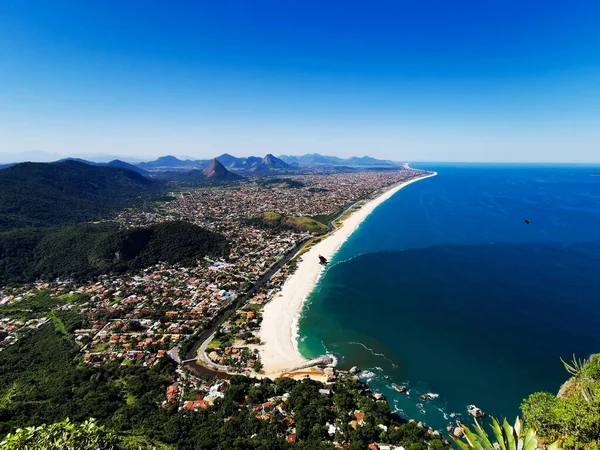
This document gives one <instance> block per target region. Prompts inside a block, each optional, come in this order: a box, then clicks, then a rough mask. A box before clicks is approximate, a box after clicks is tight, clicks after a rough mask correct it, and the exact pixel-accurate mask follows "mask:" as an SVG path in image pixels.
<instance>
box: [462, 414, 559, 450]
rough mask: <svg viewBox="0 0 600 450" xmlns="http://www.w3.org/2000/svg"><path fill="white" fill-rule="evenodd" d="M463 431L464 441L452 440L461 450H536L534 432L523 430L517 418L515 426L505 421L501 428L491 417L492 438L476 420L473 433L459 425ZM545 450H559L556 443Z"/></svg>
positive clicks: (464, 426) (536, 441)
mask: <svg viewBox="0 0 600 450" xmlns="http://www.w3.org/2000/svg"><path fill="white" fill-rule="evenodd" d="M461 427H462V429H463V431H464V433H465V434H464V439H465V440H466V442H463V441H461V440H460V439H456V438H454V437H453V438H452V439H453V440H454V442H455V443H456V445H458V447H459V448H460V449H461V450H471V449H476V450H538V449H541V448H542V447H539V446H538V444H539V442H538V440H537V438H536V434H535V431H534V430H533V429H531V428H529V429H524V427H523V423H522V422H521V420H520V419H519V418H518V417H517V420H515V425H514V426H512V427H511V426H510V425H509V423H508V422H507V420H506V419H504V423H503V424H502V427H501V426H500V424H499V423H498V421H497V420H496V419H495V418H494V417H492V424H491V427H492V430H493V432H494V436H493V437H492V438H490V436H488V433H487V432H486V431H485V430H484V429H483V427H482V426H481V425H480V424H479V422H478V421H477V420H475V426H474V427H473V430H474V431H471V430H470V429H469V427H467V426H466V425H461ZM547 450H561V449H560V447H559V445H558V443H556V442H555V443H554V444H552V445H550V446H548V447H547Z"/></svg>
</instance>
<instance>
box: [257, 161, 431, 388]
mask: <svg viewBox="0 0 600 450" xmlns="http://www.w3.org/2000/svg"><path fill="white" fill-rule="evenodd" d="M435 175H437V173H431V174H428V175H424V176H423V177H419V178H414V179H412V180H410V181H407V182H404V183H400V184H397V185H395V186H393V187H391V188H390V189H388V190H387V191H385V192H382V193H381V195H379V196H377V197H376V198H374V199H372V200H369V201H367V202H366V203H364V204H363V205H362V207H360V209H357V210H355V211H354V212H353V213H352V214H351V215H350V216H349V217H347V218H346V219H345V220H344V222H343V226H341V227H340V228H338V229H337V230H335V231H334V232H332V233H331V234H329V235H327V236H326V237H325V238H324V239H323V240H322V241H320V242H318V243H317V244H315V245H313V246H312V247H311V248H310V249H309V250H308V251H307V252H305V253H304V254H303V255H302V256H300V257H299V258H300V259H299V261H298V268H297V270H296V272H294V274H293V275H292V276H290V277H289V278H288V279H287V280H286V281H285V283H284V284H283V286H282V289H281V292H279V293H278V294H276V295H275V297H274V298H273V299H272V300H271V301H270V302H269V303H268V304H267V305H266V306H265V308H264V313H263V321H262V325H261V329H260V339H261V342H262V345H261V346H260V347H259V350H260V355H261V359H262V363H263V369H264V371H265V375H266V376H269V377H276V376H279V375H281V374H282V373H285V372H288V371H289V370H292V369H294V368H296V367H298V366H300V365H302V364H303V363H306V361H307V360H306V359H305V358H303V357H302V356H301V355H300V354H299V353H298V351H297V349H296V346H295V343H294V339H295V337H294V328H295V327H296V321H297V319H298V316H299V314H300V312H301V310H302V305H303V303H304V300H305V299H306V298H307V296H308V295H309V294H310V293H311V291H312V290H313V289H314V287H315V286H316V284H317V282H318V280H319V277H320V276H321V273H322V271H323V266H321V265H320V264H319V263H318V261H319V255H323V256H324V257H325V258H327V259H328V260H330V259H331V258H332V257H333V255H334V254H335V253H336V252H337V250H338V249H339V248H340V247H341V245H342V244H343V243H344V241H345V240H346V239H348V237H349V236H350V235H351V234H352V233H353V232H354V231H356V229H357V228H358V227H359V226H360V224H361V223H362V221H363V220H365V218H366V217H367V216H368V215H369V214H371V213H372V212H373V211H374V210H375V208H377V206H379V205H380V204H381V203H383V202H385V201H386V200H388V199H389V198H390V197H392V196H393V195H394V194H395V193H396V192H398V191H399V190H400V189H402V188H403V187H405V186H408V185H409V184H411V183H414V182H416V181H419V180H422V179H424V178H429V177H432V176H435Z"/></svg>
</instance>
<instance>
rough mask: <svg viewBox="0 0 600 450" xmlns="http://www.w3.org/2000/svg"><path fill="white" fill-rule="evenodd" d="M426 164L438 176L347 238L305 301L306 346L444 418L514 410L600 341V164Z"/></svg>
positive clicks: (403, 404) (410, 408) (407, 406)
mask: <svg viewBox="0 0 600 450" xmlns="http://www.w3.org/2000/svg"><path fill="white" fill-rule="evenodd" d="M414 166H415V167H417V168H422V169H429V170H435V171H437V172H438V176H436V177H433V178H429V179H426V180H421V181H419V182H417V183H413V184H412V185H409V186H407V187H406V188H404V189H402V190H401V191H400V192H398V193H397V194H396V195H394V196H393V197H392V198H391V199H390V200H388V201H387V202H385V203H383V204H382V205H381V206H379V207H378V208H377V209H376V210H375V211H374V212H373V214H371V215H370V216H369V217H368V218H367V219H366V220H365V221H364V222H363V224H362V225H361V227H360V228H359V229H358V230H357V231H356V232H355V233H354V234H353V235H352V236H351V237H350V238H349V240H348V241H347V242H346V243H345V244H344V246H343V247H342V248H341V249H340V251H339V252H338V253H337V255H336V256H335V257H334V258H333V260H332V262H331V263H330V264H329V266H327V269H326V272H325V274H324V276H323V277H322V279H321V281H320V283H319V285H318V286H317V288H316V289H315V291H314V292H313V294H312V295H311V297H310V298H309V300H308V301H307V303H306V305H305V309H304V311H303V315H302V318H301V320H300V343H299V347H300V350H301V352H302V353H303V354H304V355H305V356H314V355H317V354H321V353H323V352H324V351H328V352H331V353H333V354H335V355H337V356H338V357H339V358H340V360H341V366H342V367H346V368H347V367H350V366H353V365H357V366H359V367H360V368H361V369H363V370H364V369H366V370H368V371H370V372H372V373H373V374H374V376H373V375H370V376H367V377H363V378H364V379H368V380H369V383H370V385H371V386H372V387H373V389H375V390H378V391H381V392H384V393H385V394H386V396H387V397H388V400H389V401H390V404H391V407H392V409H394V410H397V411H400V412H401V413H402V414H404V415H405V416H408V417H413V418H416V419H417V420H424V421H425V422H426V423H428V424H429V425H431V426H434V427H437V428H443V427H444V426H445V425H446V424H447V423H448V422H449V420H450V419H449V414H450V413H452V412H456V413H461V414H463V416H464V415H465V413H466V406H467V405H469V404H476V405H477V406H479V407H480V408H482V409H483V410H484V411H486V412H487V413H489V414H492V415H495V416H497V417H504V416H508V417H509V418H511V419H514V417H515V416H516V415H517V414H519V406H520V404H521V402H522V400H523V399H524V398H525V397H527V396H528V395H529V394H531V393H533V392H535V391H540V390H545V391H550V392H557V391H558V389H559V387H560V385H561V383H562V382H563V381H564V380H566V379H567V377H568V374H567V372H566V371H565V370H564V368H563V366H562V363H561V362H560V359H559V358H560V357H561V356H562V357H563V358H565V359H567V358H569V359H570V357H571V355H572V353H576V354H577V355H578V356H580V357H584V356H587V355H589V354H590V353H594V352H600V177H595V176H591V174H592V173H598V172H600V167H592V166H514V165H512V166H511V165H469V166H467V165H462V166H461V165H451V164H444V165H427V164H415V165H414ZM526 218H527V219H529V221H530V224H529V225H527V224H526V223H525V219H526ZM384 375H387V376H388V377H389V379H388V380H386V379H384ZM392 383H396V384H398V385H400V384H407V385H408V386H409V388H410V389H411V392H410V397H409V398H407V397H406V396H405V395H403V394H399V393H397V392H396V391H394V390H393V389H392V388H391V385H392ZM425 392H435V393H439V395H440V396H439V398H438V399H436V400H433V401H425V402H423V401H421V400H419V395H420V394H422V393H425ZM418 403H423V406H422V408H420V407H418V406H417V404H418ZM420 409H423V410H424V411H425V413H424V414H423V413H422V412H421V411H420Z"/></svg>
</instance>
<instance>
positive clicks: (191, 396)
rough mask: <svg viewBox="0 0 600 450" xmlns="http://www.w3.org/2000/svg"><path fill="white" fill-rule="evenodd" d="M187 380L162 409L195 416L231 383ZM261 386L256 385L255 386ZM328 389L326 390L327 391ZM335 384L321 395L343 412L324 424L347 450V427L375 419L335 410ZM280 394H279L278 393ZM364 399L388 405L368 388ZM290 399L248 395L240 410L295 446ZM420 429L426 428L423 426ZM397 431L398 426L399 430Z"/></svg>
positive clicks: (174, 387)
mask: <svg viewBox="0 0 600 450" xmlns="http://www.w3.org/2000/svg"><path fill="white" fill-rule="evenodd" d="M184 380H185V381H179V382H174V383H173V384H171V385H169V386H168V387H167V389H166V391H165V398H164V400H163V407H164V408H166V407H169V406H170V405H173V406H177V407H178V409H179V411H181V412H182V413H184V414H188V413H193V412H195V411H198V410H200V409H208V408H210V407H211V406H212V405H213V404H214V402H215V400H217V399H219V398H223V397H224V396H225V392H226V391H227V390H228V389H229V381H228V380H215V379H212V380H200V379H197V378H195V377H193V376H191V377H184ZM260 385H261V383H260V382H257V383H255V385H254V386H255V387H258V386H260ZM326 387H327V388H326ZM332 389H335V384H334V385H332V386H324V388H322V389H319V390H318V392H319V395H321V396H324V397H327V398H328V399H330V401H331V402H332V403H333V404H332V406H331V411H340V414H341V415H339V416H338V417H336V418H335V419H334V420H330V421H328V422H327V423H326V424H325V427H326V429H327V433H328V435H329V439H331V441H332V442H333V444H334V446H335V448H338V449H347V448H349V445H350V442H337V441H336V438H337V437H340V436H341V435H342V434H343V428H344V424H345V425H347V426H348V427H349V428H352V429H354V430H358V429H359V428H360V427H363V426H365V425H366V424H367V421H370V422H371V423H372V421H373V420H374V419H373V417H370V416H369V413H366V412H365V411H362V410H360V409H355V410H350V411H346V410H345V409H344V408H343V407H336V405H335V400H334V396H333V390H332ZM276 392H277V391H276ZM358 393H359V395H361V396H370V397H372V398H373V400H375V401H377V402H383V403H386V400H385V398H384V396H383V395H382V394H378V393H372V392H371V391H370V390H368V388H367V389H360V390H358ZM289 399H290V393H289V392H279V393H277V394H276V395H273V396H271V397H269V398H267V399H265V401H263V402H260V403H253V402H251V401H250V400H249V399H248V396H246V401H245V402H243V403H242V404H240V405H239V411H245V412H246V413H247V415H248V419H249V420H260V421H267V422H270V423H274V424H276V425H277V430H278V433H279V434H280V435H281V436H282V437H284V438H285V439H286V441H287V442H288V443H296V442H297V441H298V435H297V434H296V418H295V413H294V411H293V409H291V408H290V407H289V404H290V403H289V402H288V400H289ZM231 418H232V417H226V418H224V421H226V422H227V421H228V420H230V419H231ZM376 426H377V427H378V428H380V429H381V431H382V432H387V431H388V426H387V425H385V424H377V425H376ZM418 426H420V427H424V426H423V425H422V424H419V425H418ZM396 429H397V427H396ZM429 435H430V436H431V437H432V438H433V437H436V438H439V437H440V434H439V432H434V431H433V430H431V429H430V432H429ZM368 448H369V449H370V450H404V448H403V447H401V446H394V445H387V444H384V443H376V442H373V443H371V444H370V445H369V447H368Z"/></svg>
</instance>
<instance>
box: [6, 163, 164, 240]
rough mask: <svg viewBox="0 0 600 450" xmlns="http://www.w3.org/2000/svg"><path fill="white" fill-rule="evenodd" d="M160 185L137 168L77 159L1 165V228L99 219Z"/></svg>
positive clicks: (43, 225) (42, 225)
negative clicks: (97, 163)
mask: <svg viewBox="0 0 600 450" xmlns="http://www.w3.org/2000/svg"><path fill="white" fill-rule="evenodd" d="M155 192H156V185H155V183H153V182H152V181H151V180H149V179H148V178H145V177H144V176H142V175H141V174H139V173H137V172H133V171H131V170H127V169H124V168H119V167H107V166H93V165H88V164H84V163H81V162H77V161H70V160H67V161H62V162H58V163H50V164H49V163H22V164H16V165H14V166H11V167H9V168H7V169H3V170H0V230H7V229H11V228H21V227H49V226H57V225H63V224H69V223H76V222H83V221H89V220H95V219H97V218H99V217H100V216H101V215H102V214H106V213H107V212H110V211H113V210H116V209H117V208H120V207H123V206H125V205H128V204H130V203H132V202H133V201H134V200H135V199H138V198H147V197H149V196H150V195H152V194H154V193H155Z"/></svg>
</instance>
